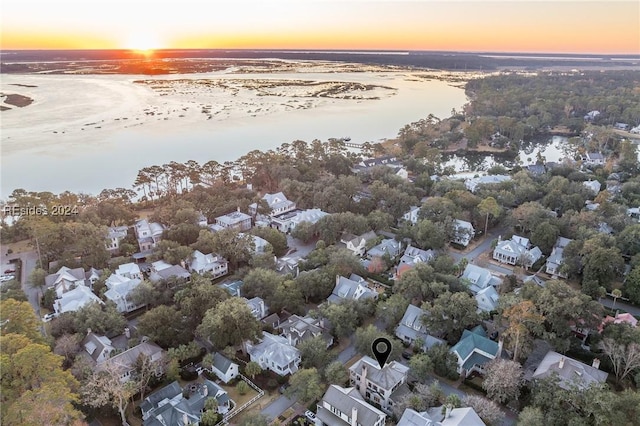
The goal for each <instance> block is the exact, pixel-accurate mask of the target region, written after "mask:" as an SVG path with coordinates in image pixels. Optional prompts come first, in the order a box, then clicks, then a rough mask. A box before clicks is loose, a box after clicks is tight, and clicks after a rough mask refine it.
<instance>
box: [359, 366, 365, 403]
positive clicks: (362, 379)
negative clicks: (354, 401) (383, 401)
mask: <svg viewBox="0 0 640 426" xmlns="http://www.w3.org/2000/svg"><path fill="white" fill-rule="evenodd" d="M361 362H362V370H361V372H362V374H361V375H360V383H359V386H358V390H359V391H360V395H362V396H365V395H366V394H367V363H366V362H364V361H361Z"/></svg>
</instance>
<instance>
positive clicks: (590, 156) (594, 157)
mask: <svg viewBox="0 0 640 426" xmlns="http://www.w3.org/2000/svg"><path fill="white" fill-rule="evenodd" d="M582 161H583V163H584V164H585V165H587V166H602V165H603V164H604V156H603V155H602V154H601V153H599V152H587V154H586V155H585V156H584V157H583V160H582Z"/></svg>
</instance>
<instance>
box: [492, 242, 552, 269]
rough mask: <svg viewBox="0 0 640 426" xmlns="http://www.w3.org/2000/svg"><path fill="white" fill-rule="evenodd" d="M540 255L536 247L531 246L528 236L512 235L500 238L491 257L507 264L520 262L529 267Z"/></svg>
mask: <svg viewBox="0 0 640 426" xmlns="http://www.w3.org/2000/svg"><path fill="white" fill-rule="evenodd" d="M541 257H542V251H540V249H539V248H538V247H533V248H531V244H530V243H529V239H528V238H524V237H520V236H518V235H514V236H513V237H511V239H510V240H500V241H498V245H496V248H495V250H493V258H494V259H495V260H497V261H498V262H502V263H507V264H509V265H517V264H522V265H523V266H524V267H525V268H530V267H531V265H533V264H534V263H536V262H537V261H538V259H540V258H541Z"/></svg>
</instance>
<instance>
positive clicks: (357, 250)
mask: <svg viewBox="0 0 640 426" xmlns="http://www.w3.org/2000/svg"><path fill="white" fill-rule="evenodd" d="M376 238H378V236H377V235H376V233H375V232H373V231H369V232H366V233H364V234H362V235H357V236H356V235H353V234H342V237H340V242H341V243H342V244H344V245H345V246H346V247H347V250H349V251H350V252H352V253H353V254H355V255H356V256H364V253H365V251H366V245H367V241H370V240H375V239H376Z"/></svg>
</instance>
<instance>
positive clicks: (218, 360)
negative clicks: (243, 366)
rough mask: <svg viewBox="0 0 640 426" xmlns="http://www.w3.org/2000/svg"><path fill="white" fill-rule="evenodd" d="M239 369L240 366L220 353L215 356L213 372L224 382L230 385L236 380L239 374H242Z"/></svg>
mask: <svg viewBox="0 0 640 426" xmlns="http://www.w3.org/2000/svg"><path fill="white" fill-rule="evenodd" d="M238 368H239V367H238V364H236V363H235V362H232V361H231V360H229V359H228V358H227V357H225V356H223V355H221V354H220V353H219V352H216V353H214V354H213V364H212V365H211V371H212V372H213V374H215V375H216V376H217V377H218V379H220V380H222V381H223V382H225V383H229V382H230V381H231V380H233V379H235V378H236V377H237V376H238V374H240V372H239V370H238Z"/></svg>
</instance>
